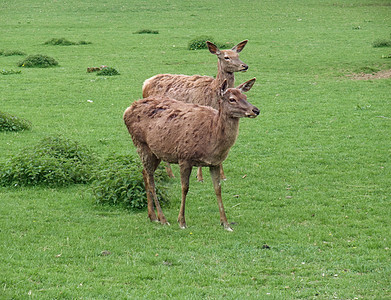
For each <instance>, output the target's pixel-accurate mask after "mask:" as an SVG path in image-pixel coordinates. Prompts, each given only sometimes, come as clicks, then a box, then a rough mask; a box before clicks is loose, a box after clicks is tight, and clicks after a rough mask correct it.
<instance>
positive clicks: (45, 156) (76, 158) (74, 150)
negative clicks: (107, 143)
mask: <svg viewBox="0 0 391 300" xmlns="http://www.w3.org/2000/svg"><path fill="white" fill-rule="evenodd" d="M96 161H97V158H96V157H95V156H94V155H93V154H92V152H91V150H89V149H88V148H87V147H86V146H82V145H80V144H79V143H77V142H75V141H72V140H70V139H67V138H64V137H60V136H52V137H47V138H44V139H42V140H41V141H39V142H38V144H37V145H35V146H32V147H31V146H30V147H28V148H25V149H23V150H22V151H21V152H20V153H19V154H17V155H15V156H14V157H12V158H11V159H10V160H8V161H7V162H5V164H4V165H3V166H2V168H1V171H0V184H1V185H3V186H31V185H47V186H64V185H69V184H73V183H86V182H88V181H89V180H90V178H91V176H92V173H93V170H94V169H93V168H94V166H95V165H96Z"/></svg>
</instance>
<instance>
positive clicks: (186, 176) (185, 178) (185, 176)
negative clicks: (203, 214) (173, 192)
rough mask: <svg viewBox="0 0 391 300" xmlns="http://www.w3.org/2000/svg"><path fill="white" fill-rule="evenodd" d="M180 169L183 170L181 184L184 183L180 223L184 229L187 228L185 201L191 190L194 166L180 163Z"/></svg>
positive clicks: (179, 216)
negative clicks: (190, 184) (191, 175)
mask: <svg viewBox="0 0 391 300" xmlns="http://www.w3.org/2000/svg"><path fill="white" fill-rule="evenodd" d="M180 170H181V185H182V201H181V208H180V209H179V215H178V223H179V227H180V228H182V229H184V228H186V221H185V202H186V196H187V192H188V191H189V181H190V174H191V170H192V166H191V165H189V164H187V163H180Z"/></svg>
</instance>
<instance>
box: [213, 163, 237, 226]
mask: <svg viewBox="0 0 391 300" xmlns="http://www.w3.org/2000/svg"><path fill="white" fill-rule="evenodd" d="M209 170H210V175H211V177H212V181H213V187H214V189H215V193H216V197H217V204H218V206H219V212H220V224H221V225H222V226H224V229H225V230H228V231H233V229H232V228H231V226H230V225H229V223H228V221H227V216H226V215H225V211H224V206H223V199H222V198H221V184H220V166H212V167H210V168H209Z"/></svg>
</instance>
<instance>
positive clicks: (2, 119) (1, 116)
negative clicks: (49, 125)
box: [0, 111, 31, 131]
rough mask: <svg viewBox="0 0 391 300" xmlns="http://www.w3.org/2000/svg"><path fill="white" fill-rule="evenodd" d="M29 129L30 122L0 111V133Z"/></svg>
mask: <svg viewBox="0 0 391 300" xmlns="http://www.w3.org/2000/svg"><path fill="white" fill-rule="evenodd" d="M30 129H31V122H30V121H28V120H25V119H23V118H20V117H17V116H14V115H11V114H9V113H5V112H2V111H0V131H23V130H30Z"/></svg>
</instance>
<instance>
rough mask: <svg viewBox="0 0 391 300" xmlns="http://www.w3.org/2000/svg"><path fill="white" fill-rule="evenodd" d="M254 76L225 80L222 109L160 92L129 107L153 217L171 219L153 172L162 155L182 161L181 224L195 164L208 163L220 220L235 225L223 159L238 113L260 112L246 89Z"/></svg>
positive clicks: (127, 115)
mask: <svg viewBox="0 0 391 300" xmlns="http://www.w3.org/2000/svg"><path fill="white" fill-rule="evenodd" d="M254 82H255V78H253V79H251V80H249V81H247V82H245V83H242V84H241V85H239V86H238V87H237V88H228V87H227V85H228V84H227V80H224V81H223V83H222V85H221V86H220V89H219V95H220V96H219V97H220V101H219V110H216V109H214V108H212V107H208V106H202V105H197V104H191V103H184V102H181V101H177V100H174V99H170V98H167V97H158V96H152V97H148V98H144V99H141V100H138V101H136V102H134V103H133V104H132V105H131V106H130V107H129V108H128V109H126V111H125V113H124V121H125V124H126V126H127V128H128V131H129V133H130V135H131V136H132V140H133V143H134V145H135V146H136V148H137V152H138V154H139V156H140V158H141V161H142V164H143V167H144V170H143V177H144V182H145V189H146V192H147V200H148V216H149V219H150V220H151V221H156V222H158V221H160V223H162V224H169V223H168V222H167V220H166V218H165V216H164V214H163V211H162V209H161V207H160V204H159V200H158V199H157V197H156V191H155V181H154V172H155V170H156V168H157V167H158V165H159V164H160V162H161V161H162V160H163V161H165V162H169V163H177V164H179V167H180V176H181V185H182V202H181V207H180V210H179V216H178V223H179V226H180V227H181V228H186V222H185V201H186V195H187V192H188V190H189V178H190V174H191V170H192V167H193V166H198V167H209V169H210V173H211V177H212V181H213V186H214V190H215V193H216V197H217V202H218V207H219V211H220V222H221V225H223V226H224V228H225V229H227V230H228V231H232V228H231V226H230V224H229V223H228V221H227V217H226V215H225V211H224V207H223V202H222V198H221V186H220V165H221V163H222V162H223V161H224V160H225V159H226V158H227V156H228V152H229V150H230V148H231V147H232V146H233V144H234V143H235V141H236V138H237V136H238V133H239V118H242V117H249V118H255V117H256V116H258V115H259V109H258V108H256V107H255V106H253V105H252V104H250V103H249V102H247V97H246V95H245V94H243V92H247V91H249V90H250V89H251V87H252V86H253V84H254ZM154 203H155V207H156V210H157V217H156V214H155V210H154Z"/></svg>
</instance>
